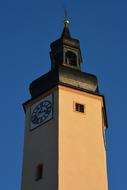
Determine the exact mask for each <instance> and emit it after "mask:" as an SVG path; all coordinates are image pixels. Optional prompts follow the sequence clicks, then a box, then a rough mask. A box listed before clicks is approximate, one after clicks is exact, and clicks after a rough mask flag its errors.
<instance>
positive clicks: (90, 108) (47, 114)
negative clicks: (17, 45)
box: [21, 19, 108, 190]
mask: <svg viewBox="0 0 127 190" xmlns="http://www.w3.org/2000/svg"><path fill="white" fill-rule="evenodd" d="M68 25H69V21H68V20H67V19H65V21H64V29H63V32H62V34H61V37H60V38H59V39H58V40H56V41H54V42H53V43H51V45H50V47H51V52H50V57H51V70H50V71H49V72H48V73H46V74H45V75H43V76H41V77H40V78H38V79H36V80H35V81H33V82H32V83H31V84H30V94H31V97H32V98H31V99H30V100H28V101H27V102H25V103H24V104H23V107H24V110H25V114H26V127H25V139H24V156H23V171H22V186H21V190H108V185H107V170H106V144H105V129H106V128H107V119H106V111H105V103H104V96H102V95H100V93H99V91H98V82H97V78H96V76H95V75H93V74H89V73H86V72H82V71H81V64H82V56H81V50H80V42H79V40H77V39H74V38H72V37H71V34H70V31H69V26H68Z"/></svg>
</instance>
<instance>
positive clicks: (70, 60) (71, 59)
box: [66, 51, 77, 67]
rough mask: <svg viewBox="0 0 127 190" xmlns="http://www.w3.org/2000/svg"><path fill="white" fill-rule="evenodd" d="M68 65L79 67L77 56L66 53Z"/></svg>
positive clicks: (69, 52)
mask: <svg viewBox="0 0 127 190" xmlns="http://www.w3.org/2000/svg"><path fill="white" fill-rule="evenodd" d="M66 63H67V64H68V65H72V66H75V67H76V66H77V56H76V55H75V53H73V52H71V51H67V52H66Z"/></svg>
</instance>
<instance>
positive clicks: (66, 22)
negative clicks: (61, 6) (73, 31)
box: [64, 8, 70, 27]
mask: <svg viewBox="0 0 127 190" xmlns="http://www.w3.org/2000/svg"><path fill="white" fill-rule="evenodd" d="M64 15H65V19H64V26H65V27H68V25H69V23H70V21H69V19H68V16H67V9H66V8H65V10H64Z"/></svg>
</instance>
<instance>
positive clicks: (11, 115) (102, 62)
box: [0, 0, 127, 190]
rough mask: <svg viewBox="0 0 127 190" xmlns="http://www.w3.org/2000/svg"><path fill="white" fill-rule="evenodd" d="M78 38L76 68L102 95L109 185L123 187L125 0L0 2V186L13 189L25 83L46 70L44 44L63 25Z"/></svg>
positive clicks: (126, 151)
mask: <svg viewBox="0 0 127 190" xmlns="http://www.w3.org/2000/svg"><path fill="white" fill-rule="evenodd" d="M65 6H66V7H67V8H68V12H69V18H70V31H71V35H72V36H73V37H75V38H77V39H79V40H80V43H81V51H82V55H83V61H84V64H83V66H82V70H83V71H86V72H90V73H93V74H96V75H97V77H98V81H99V89H100V92H101V93H102V94H104V95H105V98H106V106H107V115H108V124H109V128H108V130H107V133H106V136H107V159H108V178H109V190H113V189H115V190H125V189H127V179H126V178H127V177H126V176H127V148H126V147H127V121H126V119H127V111H126V106H127V84H126V81H127V1H122V0H121V1H120V0H116V1H113V0H96V1H95V0H68V1H67V0H65V1H64V0H53V1H51V0H46V1H44V0H43V1H42V0H36V1H33V0H31V1H30V0H22V1H19V0H11V1H10V0H4V1H0V87H1V93H0V105H1V109H0V110H1V111H0V114H1V117H0V118H1V125H0V129H1V133H0V189H1V190H2V189H3V190H10V189H12V190H19V189H20V185H21V170H22V157H23V138H24V123H25V114H24V111H23V108H22V103H23V102H25V101H26V100H28V99H29V98H30V94H29V91H28V89H29V84H30V82H31V81H32V80H34V79H36V78H37V77H39V76H41V75H42V74H44V73H46V72H47V71H49V70H50V57H49V51H50V47H49V45H50V43H51V42H52V41H53V40H55V39H57V38H58V37H59V36H60V34H61V32H62V29H63V19H64V7H65Z"/></svg>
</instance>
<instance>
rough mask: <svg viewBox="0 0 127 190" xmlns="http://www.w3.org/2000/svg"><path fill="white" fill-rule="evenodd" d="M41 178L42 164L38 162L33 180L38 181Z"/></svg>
mask: <svg viewBox="0 0 127 190" xmlns="http://www.w3.org/2000/svg"><path fill="white" fill-rule="evenodd" d="M42 178H43V164H39V165H37V167H36V174H35V180H36V181H38V180H40V179H42Z"/></svg>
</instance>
